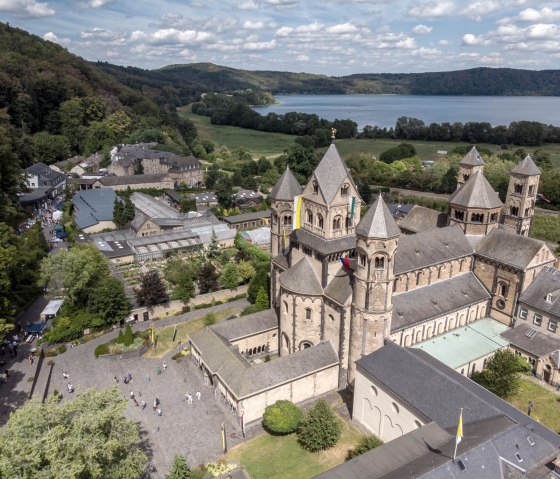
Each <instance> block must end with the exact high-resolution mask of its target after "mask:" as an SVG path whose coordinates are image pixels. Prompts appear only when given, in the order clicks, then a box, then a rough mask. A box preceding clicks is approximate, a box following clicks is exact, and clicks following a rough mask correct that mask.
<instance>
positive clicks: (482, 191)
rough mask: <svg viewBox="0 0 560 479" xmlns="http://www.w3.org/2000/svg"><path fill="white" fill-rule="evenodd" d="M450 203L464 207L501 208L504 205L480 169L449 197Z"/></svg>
mask: <svg viewBox="0 0 560 479" xmlns="http://www.w3.org/2000/svg"><path fill="white" fill-rule="evenodd" d="M449 203H450V204H452V205H459V206H464V207H466V208H482V209H491V208H501V207H502V206H504V204H503V203H502V200H500V197H499V196H498V193H496V192H495V191H494V190H493V189H492V186H490V183H488V180H487V179H486V178H485V176H484V174H483V173H482V172H481V171H477V172H476V173H475V174H474V175H472V176H471V177H470V178H469V179H468V180H467V182H466V183H464V184H463V185H462V186H461V187H460V188H459V189H458V190H457V191H455V193H453V194H452V195H451V197H450V198H449Z"/></svg>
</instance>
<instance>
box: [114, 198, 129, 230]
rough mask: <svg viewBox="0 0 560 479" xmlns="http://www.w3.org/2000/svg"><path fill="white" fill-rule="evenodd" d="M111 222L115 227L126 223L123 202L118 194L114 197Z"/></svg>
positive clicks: (120, 226)
mask: <svg viewBox="0 0 560 479" xmlns="http://www.w3.org/2000/svg"><path fill="white" fill-rule="evenodd" d="M113 223H115V225H116V227H117V228H122V227H123V226H124V225H125V224H126V223H127V220H126V216H125V211H124V203H123V201H122V200H121V199H120V198H119V197H118V196H116V197H115V201H114V202H113Z"/></svg>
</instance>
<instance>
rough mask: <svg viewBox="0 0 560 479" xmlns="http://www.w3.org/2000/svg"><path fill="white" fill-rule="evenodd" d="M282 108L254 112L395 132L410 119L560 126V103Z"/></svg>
mask: <svg viewBox="0 0 560 479" xmlns="http://www.w3.org/2000/svg"><path fill="white" fill-rule="evenodd" d="M276 100H277V101H278V103H276V104H274V105H268V106H262V107H261V106H259V107H255V110H256V111H258V112H259V113H260V114H261V115H266V114H267V113H269V112H275V113H278V114H284V113H287V112H290V111H298V112H302V113H315V114H317V115H319V117H321V118H325V119H327V120H331V121H332V120H334V119H337V118H338V119H347V118H349V119H351V120H354V121H355V122H356V123H358V126H359V128H362V127H364V126H365V125H377V126H381V127H387V128H390V127H394V126H395V123H396V121H397V118H399V117H401V116H411V117H414V118H419V119H420V120H423V121H424V123H426V124H430V123H444V122H450V123H453V122H456V121H458V122H461V123H465V122H468V121H485V122H488V123H490V124H491V125H492V126H497V125H509V124H510V123H511V122H512V121H519V120H529V121H539V122H541V123H546V124H552V125H556V126H560V97H557V96H556V97H549V96H547V97H538V96H418V95H279V96H277V97H276Z"/></svg>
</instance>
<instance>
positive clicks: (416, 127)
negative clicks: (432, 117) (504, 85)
mask: <svg viewBox="0 0 560 479" xmlns="http://www.w3.org/2000/svg"><path fill="white" fill-rule="evenodd" d="M358 138H368V139H374V138H393V139H399V140H424V141H450V142H468V143H473V144H474V143H491V144H495V145H510V144H513V145H520V146H540V145H542V144H544V143H560V127H557V126H553V125H545V124H544V123H539V122H536V121H514V122H512V123H510V125H509V126H504V125H498V126H495V127H493V126H492V125H491V124H490V123H487V122H467V123H460V122H456V123H430V124H429V125H426V124H425V123H424V122H423V121H422V120H419V119H418V118H412V117H408V116H401V117H400V118H398V119H397V123H396V125H395V128H380V127H378V126H371V125H366V126H365V127H364V128H363V129H362V131H361V132H360V133H359V134H358Z"/></svg>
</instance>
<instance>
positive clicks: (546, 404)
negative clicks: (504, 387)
mask: <svg viewBox="0 0 560 479" xmlns="http://www.w3.org/2000/svg"><path fill="white" fill-rule="evenodd" d="M556 398H560V396H557V395H556V394H554V393H553V392H551V391H549V390H547V389H544V388H542V387H541V386H539V385H538V384H535V383H533V382H531V381H527V380H522V381H521V388H520V390H519V393H518V394H517V395H516V396H515V397H514V398H513V399H512V400H510V401H509V402H510V403H511V404H512V405H513V406H515V407H516V408H518V409H520V410H521V411H523V412H524V413H526V412H527V406H528V404H529V401H533V412H532V414H531V415H532V417H533V418H534V419H537V420H538V421H540V422H541V423H542V424H544V425H545V426H547V427H549V428H550V429H552V430H553V431H556V432H560V402H558V401H557V400H556Z"/></svg>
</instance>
